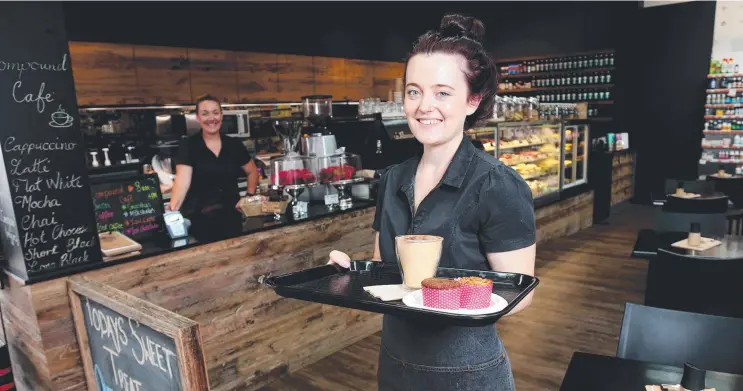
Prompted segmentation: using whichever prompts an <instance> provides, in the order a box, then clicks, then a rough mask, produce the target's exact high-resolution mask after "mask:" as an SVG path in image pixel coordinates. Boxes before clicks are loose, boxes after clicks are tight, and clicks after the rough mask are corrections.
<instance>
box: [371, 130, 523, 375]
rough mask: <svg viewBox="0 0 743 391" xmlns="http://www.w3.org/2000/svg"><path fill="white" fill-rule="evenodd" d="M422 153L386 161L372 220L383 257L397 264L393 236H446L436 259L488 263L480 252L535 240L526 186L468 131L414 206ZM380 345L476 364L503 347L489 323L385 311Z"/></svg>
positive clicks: (415, 358)
mask: <svg viewBox="0 0 743 391" xmlns="http://www.w3.org/2000/svg"><path fill="white" fill-rule="evenodd" d="M419 162H420V157H419V156H418V157H414V158H411V159H409V160H407V161H405V162H403V163H400V164H398V165H395V166H392V167H390V168H389V169H388V170H387V171H385V172H384V174H382V177H381V179H380V182H379V195H378V198H377V210H376V215H375V217H374V223H373V225H372V227H373V228H374V230H376V231H377V232H379V250H380V252H381V256H382V261H383V262H385V263H392V264H395V263H396V262H397V257H396V253H395V236H397V235H404V234H428V235H437V236H442V237H443V238H444V242H443V249H442V254H441V261H440V264H439V266H441V267H450V268H459V269H470V270H490V265H489V263H488V260H487V257H486V254H487V253H491V252H492V253H497V252H504V251H512V250H517V249H520V248H524V247H528V246H530V245H532V244H534V243H535V242H536V224H535V221H534V219H535V218H534V204H533V199H532V194H531V190H530V189H529V186H528V185H527V184H526V182H525V181H524V180H523V179H522V178H521V176H520V175H519V174H518V173H516V171H514V170H513V169H512V168H510V167H508V166H506V165H504V164H503V163H501V162H500V161H498V160H497V159H496V158H495V157H493V156H492V155H489V154H488V153H486V152H484V151H481V150H478V149H477V148H476V147H475V146H474V145H473V144H472V143H471V142H470V141H469V140H468V139H467V138H465V137H463V138H462V142H461V143H460V145H459V148H458V149H457V152H456V153H455V154H454V158H453V159H452V161H451V163H450V164H449V168H448V169H447V170H446V173H445V174H444V177H443V178H442V180H441V182H440V183H439V184H438V186H437V187H435V188H434V189H433V190H432V191H431V193H429V194H428V196H426V198H424V199H423V201H422V202H421V204H420V205H419V207H418V210H417V211H416V214H415V216H413V214H412V212H411V211H412V210H413V209H414V208H413V206H414V205H415V198H414V194H413V184H414V179H415V173H416V169H417V168H418V163H419ZM382 346H383V349H384V350H385V351H386V352H387V354H390V355H391V356H392V357H395V358H396V359H397V360H401V361H403V362H407V363H411V364H417V365H422V366H428V367H451V366H457V367H459V366H465V365H480V364H482V363H484V362H488V361H489V360H494V359H495V358H496V357H499V356H500V355H501V354H502V350H503V345H502V343H501V341H500V338H499V337H498V335H497V333H496V329H495V327H492V326H485V327H454V326H442V325H439V324H436V323H431V322H423V323H422V322H417V321H411V320H406V319H403V318H398V317H395V316H391V315H385V316H384V322H383V327H382Z"/></svg>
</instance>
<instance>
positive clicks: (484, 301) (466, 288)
mask: <svg viewBox="0 0 743 391" xmlns="http://www.w3.org/2000/svg"><path fill="white" fill-rule="evenodd" d="M461 289H462V293H461V296H460V307H461V308H465V309H468V310H476V309H481V308H487V307H490V301H491V294H492V293H493V285H492V284H488V285H463V286H462V288H461Z"/></svg>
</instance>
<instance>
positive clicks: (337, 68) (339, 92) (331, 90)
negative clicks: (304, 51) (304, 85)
mask: <svg viewBox="0 0 743 391" xmlns="http://www.w3.org/2000/svg"><path fill="white" fill-rule="evenodd" d="M345 63H346V60H345V59H343V58H331V57H312V65H313V69H314V72H315V94H317V95H332V96H333V100H334V101H341V100H346V96H347V95H348V94H347V91H346V75H345V66H346V64H345Z"/></svg>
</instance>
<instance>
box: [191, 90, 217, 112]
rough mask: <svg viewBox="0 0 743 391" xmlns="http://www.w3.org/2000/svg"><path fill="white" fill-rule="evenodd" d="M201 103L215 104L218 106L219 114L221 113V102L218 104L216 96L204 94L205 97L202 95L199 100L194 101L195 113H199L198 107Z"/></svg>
mask: <svg viewBox="0 0 743 391" xmlns="http://www.w3.org/2000/svg"><path fill="white" fill-rule="evenodd" d="M201 102H217V104H218V105H219V112H220V113H221V112H222V102H220V101H219V99H217V97H216V96H212V95H209V94H206V95H202V96H201V97H200V98H199V99H196V112H197V113H198V112H199V105H200V104H201Z"/></svg>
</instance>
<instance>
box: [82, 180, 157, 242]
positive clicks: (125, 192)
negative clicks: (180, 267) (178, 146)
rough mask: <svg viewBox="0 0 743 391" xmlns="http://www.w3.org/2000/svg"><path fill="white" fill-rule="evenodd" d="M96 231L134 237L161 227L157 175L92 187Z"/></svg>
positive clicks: (147, 233)
mask: <svg viewBox="0 0 743 391" xmlns="http://www.w3.org/2000/svg"><path fill="white" fill-rule="evenodd" d="M91 193H92V195H93V204H94V207H95V218H96V221H97V223H98V232H99V233H102V232H111V231H117V232H121V233H123V234H124V235H126V236H128V237H130V238H132V239H136V238H141V237H145V236H150V235H152V234H153V233H154V232H159V231H162V230H163V227H164V222H163V213H165V210H164V207H163V201H162V195H161V194H160V181H159V180H158V178H157V175H146V176H139V177H135V178H132V179H125V180H120V181H116V182H109V183H101V184H94V185H92V186H91Z"/></svg>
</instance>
